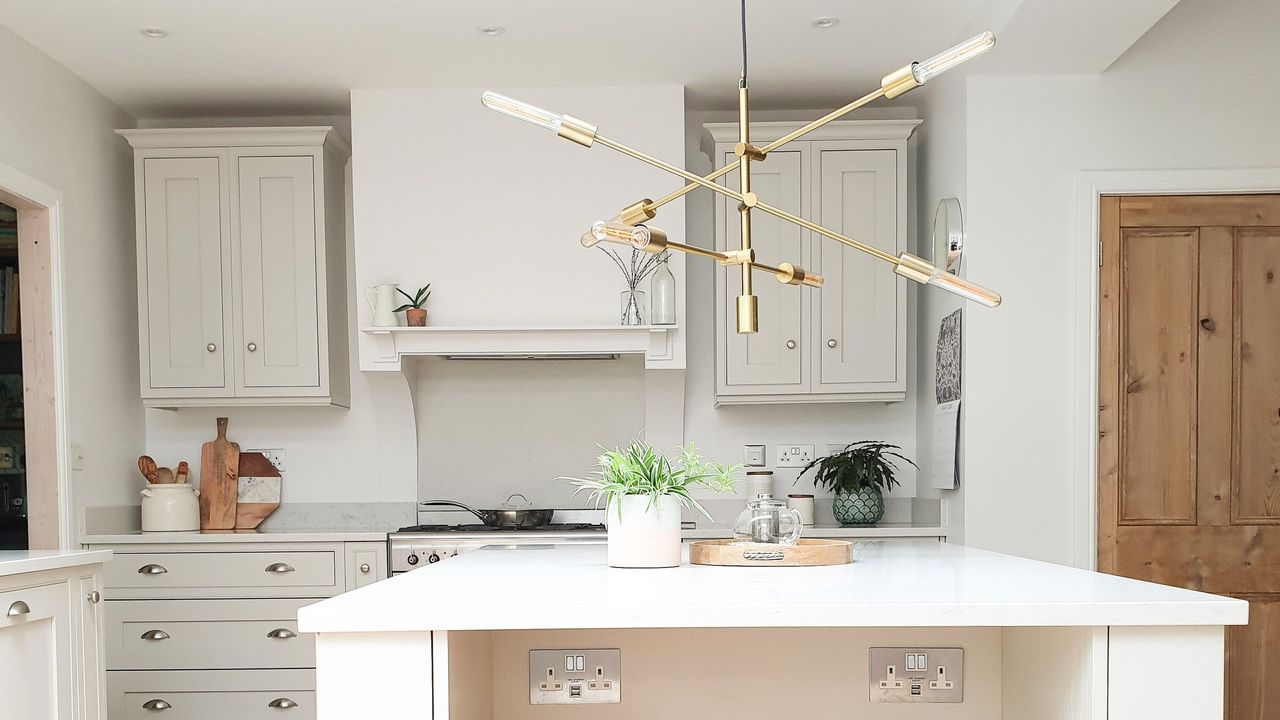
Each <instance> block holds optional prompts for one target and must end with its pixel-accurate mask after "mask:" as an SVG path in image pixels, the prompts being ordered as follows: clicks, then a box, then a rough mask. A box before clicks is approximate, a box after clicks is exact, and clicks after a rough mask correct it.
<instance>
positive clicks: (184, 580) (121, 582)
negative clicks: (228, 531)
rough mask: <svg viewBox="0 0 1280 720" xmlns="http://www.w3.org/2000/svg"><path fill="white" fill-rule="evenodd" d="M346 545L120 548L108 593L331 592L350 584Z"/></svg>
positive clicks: (108, 572) (109, 570)
mask: <svg viewBox="0 0 1280 720" xmlns="http://www.w3.org/2000/svg"><path fill="white" fill-rule="evenodd" d="M341 547H342V546H341V545H337V546H334V547H333V548H326V549H317V550H271V551H257V550H255V551H253V552H227V551H222V552H142V553H119V554H117V555H116V556H115V557H113V558H112V559H111V560H110V561H109V562H107V563H106V566H105V571H104V576H105V583H106V587H107V597H108V599H129V598H138V599H153V598H156V599H158V598H226V597H329V596H331V595H337V594H338V593H340V592H342V591H343V590H344V589H345V588H344V584H345V578H344V573H343V572H342V571H341V564H342V561H343V555H342V552H341Z"/></svg>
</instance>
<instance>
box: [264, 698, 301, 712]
mask: <svg viewBox="0 0 1280 720" xmlns="http://www.w3.org/2000/svg"><path fill="white" fill-rule="evenodd" d="M267 707H269V708H275V709H276V710H292V709H293V708H296V707H298V703H296V702H294V701H292V700H290V699H289V698H276V699H275V700H272V701H271V702H269V703H267Z"/></svg>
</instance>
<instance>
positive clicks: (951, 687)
mask: <svg viewBox="0 0 1280 720" xmlns="http://www.w3.org/2000/svg"><path fill="white" fill-rule="evenodd" d="M868 654H869V655H870V664H871V676H870V683H868V684H869V688H868V693H869V695H870V699H871V702H873V703H959V702H964V649H963V648H906V647H896V648H871V649H870V651H869V653H868Z"/></svg>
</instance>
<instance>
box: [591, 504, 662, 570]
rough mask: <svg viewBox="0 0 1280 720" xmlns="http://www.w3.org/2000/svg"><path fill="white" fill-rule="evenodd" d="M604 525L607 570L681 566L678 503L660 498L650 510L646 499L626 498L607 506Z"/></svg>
mask: <svg viewBox="0 0 1280 720" xmlns="http://www.w3.org/2000/svg"><path fill="white" fill-rule="evenodd" d="M615 503H620V505H621V507H619V505H618V504H615ZM619 510H621V512H619ZM605 525H606V526H607V527H608V529H609V566H610V567H619V568H656V567H676V566H678V565H679V564H680V501H679V500H678V499H676V498H675V497H672V496H670V495H663V496H660V497H659V498H658V501H657V502H656V503H654V504H653V505H652V506H650V504H649V496H648V495H625V496H623V497H622V498H620V499H617V500H614V501H613V502H610V503H609V507H608V511H607V512H606V513H605Z"/></svg>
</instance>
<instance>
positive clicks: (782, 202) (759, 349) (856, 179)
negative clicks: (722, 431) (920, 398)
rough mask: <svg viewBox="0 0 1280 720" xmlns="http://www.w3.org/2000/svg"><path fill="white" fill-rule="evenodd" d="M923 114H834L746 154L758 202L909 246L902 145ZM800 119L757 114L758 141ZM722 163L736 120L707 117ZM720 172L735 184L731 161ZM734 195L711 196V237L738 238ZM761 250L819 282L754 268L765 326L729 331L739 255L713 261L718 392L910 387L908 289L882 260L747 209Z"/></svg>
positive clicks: (753, 397)
mask: <svg viewBox="0 0 1280 720" xmlns="http://www.w3.org/2000/svg"><path fill="white" fill-rule="evenodd" d="M919 122H920V121H918V120H886V121H846V122H835V123H831V124H829V125H827V126H825V127H823V128H820V129H819V130H817V131H815V132H813V133H811V134H810V135H807V136H805V138H804V139H802V140H799V141H796V142H793V143H790V144H788V145H786V146H785V147H784V148H783V149H781V150H778V151H775V152H773V153H770V154H769V156H768V157H767V158H766V159H765V160H764V161H763V162H759V163H756V164H754V165H753V166H752V175H751V182H752V188H751V189H752V190H753V191H754V192H755V193H756V194H757V195H758V196H759V197H760V199H761V200H762V201H764V202H767V203H770V204H773V205H776V206H778V207H781V208H782V209H784V210H788V211H790V212H792V213H795V214H797V215H801V216H803V217H807V218H810V219H812V220H813V221H814V222H817V223H818V224H820V225H824V226H826V227H828V228H831V229H833V230H835V231H837V232H840V233H843V234H844V235H848V236H850V237H853V238H856V239H858V240H860V241H862V242H865V243H867V244H870V245H874V246H876V247H878V248H881V249H883V250H885V251H887V252H889V253H892V254H894V255H897V254H898V253H900V252H902V251H904V250H908V241H907V238H908V206H909V203H910V194H909V184H908V181H909V168H910V157H909V149H910V146H911V142H910V138H911V135H912V133H913V132H914V131H915V128H916V126H917V125H919ZM797 127H799V123H755V124H753V125H752V130H751V135H752V141H753V142H755V143H756V144H760V145H762V144H765V143H767V142H769V141H770V140H773V139H776V138H778V137H781V136H782V135H784V134H786V133H787V132H789V131H791V130H793V129H795V128H797ZM706 128H707V131H708V134H709V135H710V138H711V142H712V143H713V144H714V146H713V148H708V149H710V150H711V153H712V157H714V158H715V159H716V161H717V164H724V163H729V162H733V161H734V160H736V157H735V156H734V154H733V145H734V143H735V142H737V126H736V125H734V124H710V125H707V126H706ZM722 182H725V183H727V184H728V185H729V186H730V187H734V188H736V187H737V185H738V179H737V172H736V171H735V172H732V173H729V174H728V175H726V176H725V177H724V178H723V179H722ZM739 234H740V230H739V225H738V214H737V208H736V206H735V205H732V204H731V203H730V202H729V201H727V200H726V199H725V198H723V197H719V196H718V197H717V199H716V247H717V248H718V249H725V248H730V249H733V248H737V247H738V244H739ZM752 246H753V247H754V249H755V250H756V256H757V257H758V258H759V259H760V261H761V262H765V263H769V264H777V263H780V262H792V263H796V264H798V265H800V266H802V267H804V268H806V269H809V270H812V271H813V272H817V273H819V274H821V275H822V276H823V277H824V278H825V280H826V282H825V284H824V285H823V287H822V288H821V289H816V290H814V289H808V288H797V287H792V286H785V285H782V284H780V283H778V282H777V281H776V280H774V279H772V278H770V277H768V276H765V275H762V274H759V273H757V274H756V275H755V277H754V292H755V294H756V295H757V297H758V298H759V300H758V302H759V313H760V330H759V332H757V333H755V334H751V335H740V334H738V333H737V332H736V331H735V322H734V317H735V298H736V297H737V296H738V293H739V290H740V288H741V279H740V270H739V269H738V268H737V267H730V268H719V269H717V271H716V298H717V308H716V403H717V404H748V403H813V402H860V401H880V402H886V401H896V400H903V399H905V398H906V393H907V291H906V284H905V283H903V282H901V281H899V279H898V277H897V276H896V275H895V274H894V273H893V272H892V268H890V267H889V266H888V265H886V264H884V263H882V262H880V261H879V260H876V259H875V258H872V257H870V256H867V255H865V254H863V253H861V252H859V251H857V250H854V249H852V248H849V247H846V246H844V245H841V244H840V243H837V242H834V241H831V240H827V239H826V238H822V237H820V236H818V235H816V234H814V233H811V232H809V231H807V230H804V229H802V228H800V227H797V226H795V225H792V224H791V223H786V222H782V221H780V220H777V219H775V218H773V217H772V216H769V215H765V214H764V213H753V214H752Z"/></svg>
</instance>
